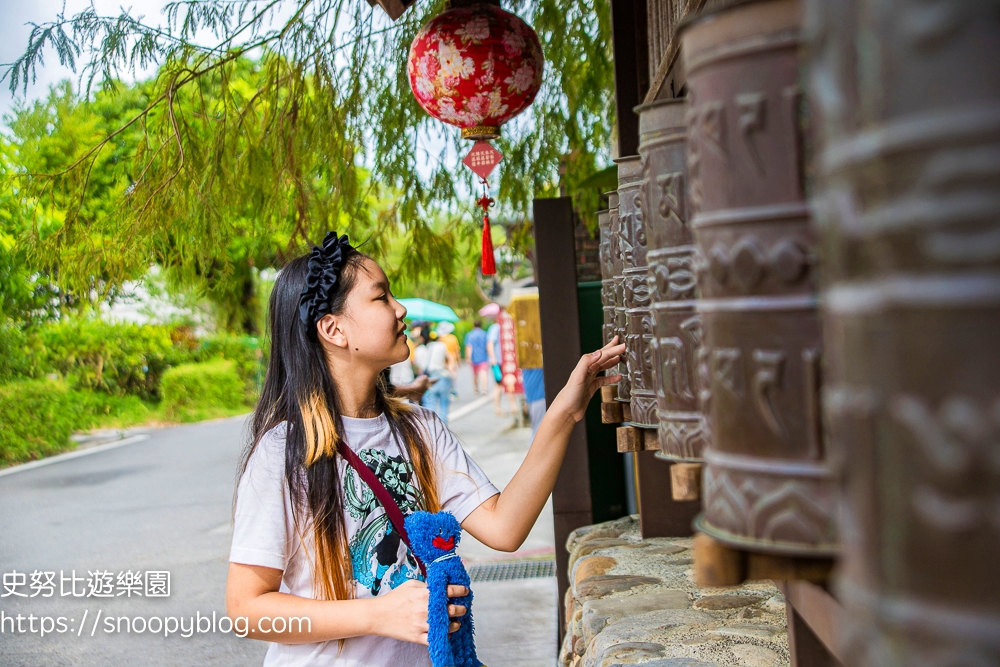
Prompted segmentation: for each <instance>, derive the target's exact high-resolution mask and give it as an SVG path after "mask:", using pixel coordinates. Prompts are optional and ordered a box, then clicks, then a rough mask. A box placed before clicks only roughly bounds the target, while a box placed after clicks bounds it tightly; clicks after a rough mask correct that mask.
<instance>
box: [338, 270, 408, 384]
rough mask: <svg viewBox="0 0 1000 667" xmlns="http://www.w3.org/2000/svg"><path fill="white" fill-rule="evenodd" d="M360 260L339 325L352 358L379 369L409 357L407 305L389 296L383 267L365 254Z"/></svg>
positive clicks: (390, 294) (387, 281) (389, 291)
mask: <svg viewBox="0 0 1000 667" xmlns="http://www.w3.org/2000/svg"><path fill="white" fill-rule="evenodd" d="M362 261H363V264H362V267H361V269H360V270H359V271H358V275H357V277H356V279H355V282H354V287H353V288H352V289H351V292H350V294H348V295H347V302H346V304H345V308H344V317H343V318H341V327H342V329H343V330H344V333H345V334H346V339H347V343H348V345H349V347H350V353H351V357H352V359H354V360H355V361H358V362H360V363H364V364H366V365H370V366H371V367H372V368H374V369H377V370H379V371H381V370H382V369H383V368H387V367H389V366H391V365H392V364H395V363H398V362H400V361H403V360H404V359H407V358H409V356H410V348H409V346H407V344H406V324H405V323H404V322H403V318H404V317H406V308H404V307H403V306H402V304H400V303H399V302H398V301H396V297H394V296H393V295H392V291H391V290H390V288H389V279H388V278H387V277H386V275H385V272H384V271H383V270H382V267H380V266H379V265H378V264H377V263H375V262H373V261H372V260H370V259H368V258H367V257H366V258H364V259H363V260H362Z"/></svg>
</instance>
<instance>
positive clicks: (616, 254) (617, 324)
mask: <svg viewBox="0 0 1000 667" xmlns="http://www.w3.org/2000/svg"><path fill="white" fill-rule="evenodd" d="M618 202H619V197H618V191H617V190H612V191H611V192H609V193H608V219H609V230H610V234H611V246H610V250H611V269H612V284H613V288H614V295H615V318H614V326H613V327H612V330H613V332H614V335H615V336H618V342H619V343H624V342H625V324H626V322H625V273H624V271H625V249H626V248H629V247H631V245H632V244H631V241H630V236H629V234H630V233H631V229H627V228H623V227H622V224H621V216H620V215H619V214H618ZM618 372H619V373H620V374H621V376H622V379H621V380H620V381H619V382H618V395H617V396H616V397H615V400H616V401H620V402H622V403H628V402H629V387H630V386H631V382H630V380H629V375H628V372H627V370H626V368H625V362H624V361H623V362H622V363H621V364H619V368H618Z"/></svg>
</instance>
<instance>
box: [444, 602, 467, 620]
mask: <svg viewBox="0 0 1000 667" xmlns="http://www.w3.org/2000/svg"><path fill="white" fill-rule="evenodd" d="M465 612H466V609H465V606H464V605H460V604H450V605H448V615H449V616H452V617H455V616H465Z"/></svg>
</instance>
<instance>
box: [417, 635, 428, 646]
mask: <svg viewBox="0 0 1000 667" xmlns="http://www.w3.org/2000/svg"><path fill="white" fill-rule="evenodd" d="M427 634H428V633H426V632H423V633H421V634H419V635H417V643H418V644H423V645H424V646H430V642H429V641H427Z"/></svg>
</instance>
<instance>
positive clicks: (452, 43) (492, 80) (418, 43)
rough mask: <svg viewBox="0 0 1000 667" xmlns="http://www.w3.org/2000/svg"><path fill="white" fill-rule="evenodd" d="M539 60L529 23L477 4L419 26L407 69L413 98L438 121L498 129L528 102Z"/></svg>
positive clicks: (539, 77) (539, 49) (536, 84)
mask: <svg viewBox="0 0 1000 667" xmlns="http://www.w3.org/2000/svg"><path fill="white" fill-rule="evenodd" d="M544 65H545V59H544V57H543V56H542V46H541V44H540V43H539V41H538V35H536V34H535V31H534V30H532V29H531V26H529V25H528V24H527V23H525V22H524V21H522V20H521V19H520V18H518V17H517V16H515V15H514V14H511V13H510V12H506V11H504V10H502V9H500V8H499V7H496V6H492V5H485V4H483V5H476V6H473V7H458V8H455V9H450V10H448V11H445V12H443V13H441V14H439V15H438V16H436V17H434V18H433V19H431V20H430V21H429V22H428V23H427V25H425V26H424V27H423V28H421V29H420V32H418V33H417V36H416V38H415V39H414V40H413V43H412V44H411V45H410V57H409V62H408V64H407V73H408V74H409V78H410V87H411V88H412V89H413V95H414V96H415V97H416V98H417V102H418V103H419V104H420V106H421V107H423V108H424V110H425V111H427V113H429V114H430V115H432V116H434V117H435V118H437V119H438V120H441V121H443V122H445V123H448V124H450V125H456V126H458V127H460V128H462V129H470V128H478V127H480V126H486V127H491V128H498V127H499V126H500V125H503V124H504V123H506V122H507V121H509V120H510V119H511V118H513V117H514V116H516V115H517V114H519V113H521V112H522V111H524V110H525V109H526V108H528V105H530V104H531V103H532V101H534V99H535V95H536V94H537V93H538V88H539V86H540V85H541V83H542V70H543V68H544Z"/></svg>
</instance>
